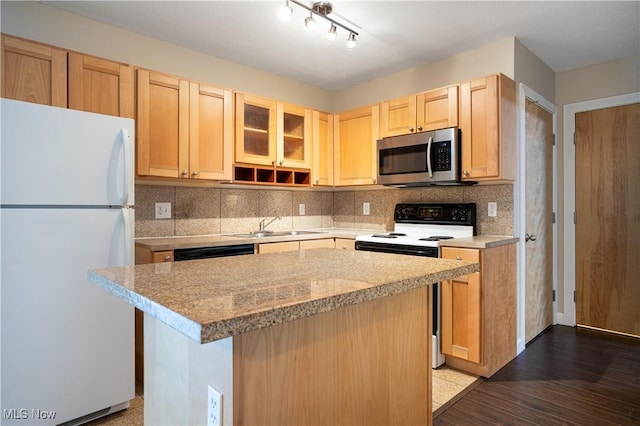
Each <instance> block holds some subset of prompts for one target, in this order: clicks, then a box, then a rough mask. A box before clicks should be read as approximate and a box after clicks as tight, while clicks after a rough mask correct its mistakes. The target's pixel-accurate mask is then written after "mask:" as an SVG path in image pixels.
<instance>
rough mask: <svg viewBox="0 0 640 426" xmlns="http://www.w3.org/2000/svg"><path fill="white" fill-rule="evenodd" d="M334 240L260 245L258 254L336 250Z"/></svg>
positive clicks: (323, 239)
mask: <svg viewBox="0 0 640 426" xmlns="http://www.w3.org/2000/svg"><path fill="white" fill-rule="evenodd" d="M335 247H336V245H335V242H334V240H333V238H322V239H319V240H302V241H284V242H280V243H263V244H258V250H257V252H258V253H280V252H283V251H295V250H310V249H314V248H335Z"/></svg>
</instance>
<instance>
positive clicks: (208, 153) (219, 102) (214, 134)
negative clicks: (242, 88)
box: [189, 82, 233, 180]
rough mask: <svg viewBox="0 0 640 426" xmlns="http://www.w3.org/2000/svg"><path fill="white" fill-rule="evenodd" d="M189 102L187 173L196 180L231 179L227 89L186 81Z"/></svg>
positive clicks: (230, 99) (230, 118) (230, 106)
mask: <svg viewBox="0 0 640 426" xmlns="http://www.w3.org/2000/svg"><path fill="white" fill-rule="evenodd" d="M189 105H190V106H189V176H190V177H191V178H196V179H211V180H231V174H232V172H231V163H232V159H233V96H232V93H231V90H225V89H220V88H217V87H214V86H210V85H207V84H202V83H197V82H190V83H189Z"/></svg>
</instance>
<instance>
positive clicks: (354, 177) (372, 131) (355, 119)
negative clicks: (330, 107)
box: [334, 104, 380, 186]
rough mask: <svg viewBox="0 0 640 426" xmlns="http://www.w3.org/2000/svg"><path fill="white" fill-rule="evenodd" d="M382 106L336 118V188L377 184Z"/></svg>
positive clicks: (362, 108) (363, 108)
mask: <svg viewBox="0 0 640 426" xmlns="http://www.w3.org/2000/svg"><path fill="white" fill-rule="evenodd" d="M379 130H380V118H379V106H378V105H377V104H376V105H371V106H367V107H361V108H356V109H352V110H349V111H345V112H341V113H339V114H336V115H335V118H334V147H335V151H334V161H335V164H334V178H335V185H336V186H339V185H371V184H375V183H376V180H377V173H378V168H377V165H376V140H378V136H379Z"/></svg>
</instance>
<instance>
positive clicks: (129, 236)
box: [121, 207, 133, 266]
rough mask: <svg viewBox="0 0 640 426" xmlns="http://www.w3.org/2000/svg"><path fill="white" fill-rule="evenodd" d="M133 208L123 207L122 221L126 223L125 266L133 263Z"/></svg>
mask: <svg viewBox="0 0 640 426" xmlns="http://www.w3.org/2000/svg"><path fill="white" fill-rule="evenodd" d="M132 211H133V210H131V209H130V208H128V207H125V208H123V209H121V212H122V222H123V224H124V245H125V247H124V256H125V257H124V259H125V266H131V265H133V223H132V220H131V219H132V217H131V216H132V215H131V212H132Z"/></svg>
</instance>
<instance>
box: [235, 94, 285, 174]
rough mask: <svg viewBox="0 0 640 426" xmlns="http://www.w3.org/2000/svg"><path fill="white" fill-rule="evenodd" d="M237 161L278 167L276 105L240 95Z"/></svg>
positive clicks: (246, 95)
mask: <svg viewBox="0 0 640 426" xmlns="http://www.w3.org/2000/svg"><path fill="white" fill-rule="evenodd" d="M235 120H236V135H235V138H236V150H235V152H236V154H235V159H236V162H240V163H249V164H262V165H265V166H275V164H276V133H277V124H276V120H277V119H276V102H275V101H273V100H271V99H266V98H261V97H258V96H253V95H248V94H245V93H236V114H235Z"/></svg>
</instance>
